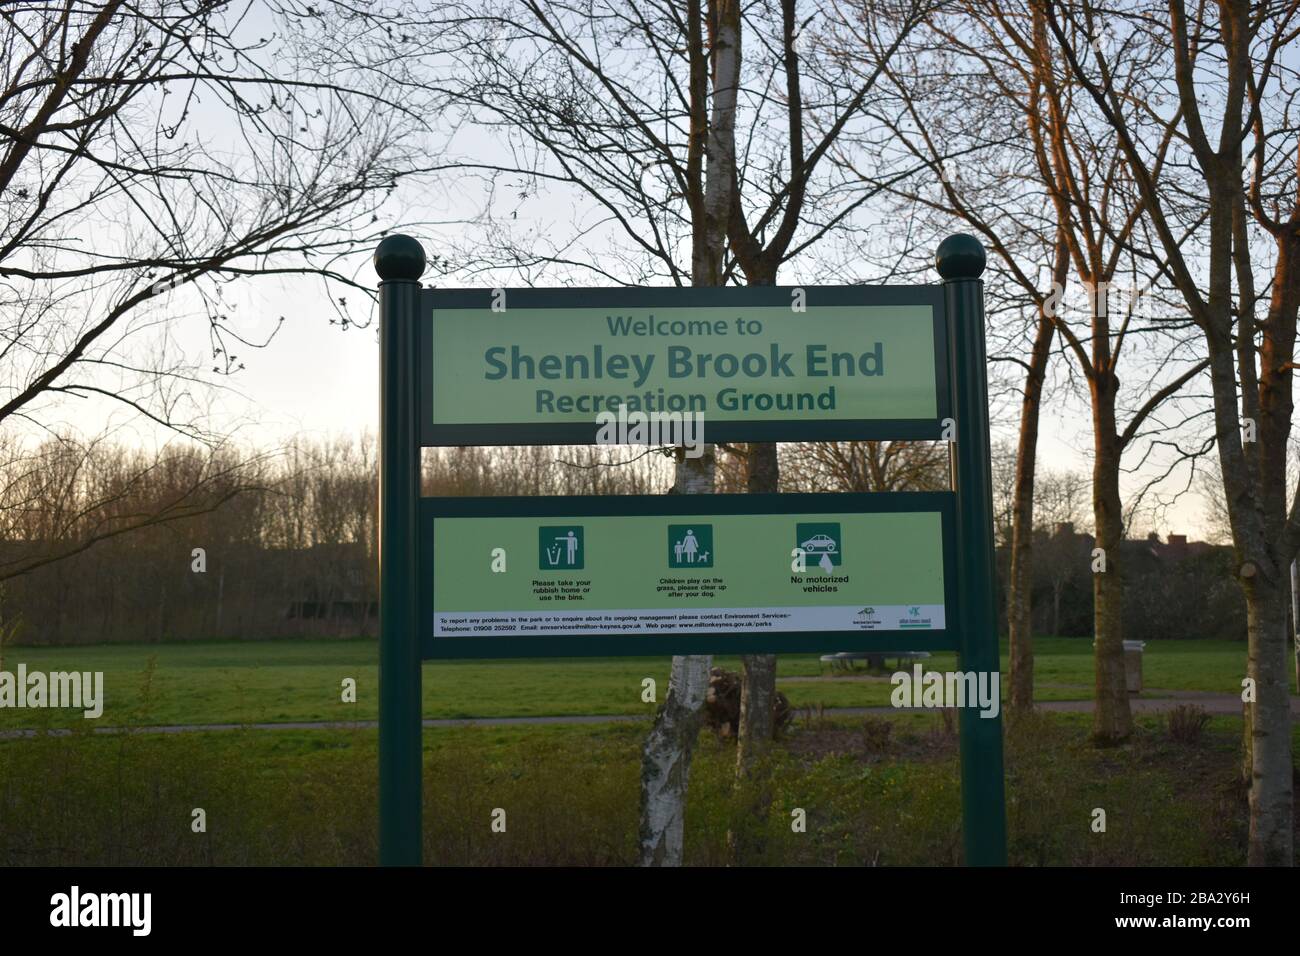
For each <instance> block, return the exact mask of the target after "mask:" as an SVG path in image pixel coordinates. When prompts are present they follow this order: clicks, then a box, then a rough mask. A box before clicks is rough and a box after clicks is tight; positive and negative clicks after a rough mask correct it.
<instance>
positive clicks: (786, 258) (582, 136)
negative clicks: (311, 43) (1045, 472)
mask: <svg viewBox="0 0 1300 956" xmlns="http://www.w3.org/2000/svg"><path fill="white" fill-rule="evenodd" d="M879 6H880V9H881V13H882V16H881V18H880V22H879V27H878V32H877V39H878V41H879V42H880V44H881V45H880V47H879V49H880V50H881V51H882V52H885V53H887V52H888V51H889V49H890V48H891V45H893V46H896V45H897V44H898V43H901V42H902V38H903V37H905V36H906V33H907V30H908V29H910V25H911V24H912V23H914V22H915V19H916V16H917V11H918V10H919V9H921V8H920V7H919V6H918V5H916V4H915V3H912V2H907V3H902V4H887V3H881V4H879ZM819 15H820V11H819V10H818V8H817V7H816V6H815V5H814V4H811V3H800V2H796V0H763V2H760V3H758V4H753V5H750V6H747V7H746V6H742V5H741V4H739V3H738V2H735V0H637V2H631V3H628V2H617V3H615V2H612V0H581V2H579V3H576V4H560V3H543V2H540V0H525V2H522V3H500V2H489V3H483V4H477V5H475V6H474V7H472V8H471V7H468V6H462V5H457V4H447V5H439V6H437V8H436V15H435V16H434V17H433V18H432V19H433V21H434V27H433V29H434V31H435V32H436V34H437V35H438V36H439V37H440V38H441V40H442V46H443V49H444V50H445V65H444V68H443V70H442V74H441V75H440V77H439V79H438V81H437V85H438V87H439V89H440V90H441V91H442V92H444V93H446V94H447V95H448V96H449V97H450V99H451V102H452V103H453V105H454V108H455V109H456V110H457V113H458V118H463V119H464V120H465V121H466V122H468V123H473V124H475V125H476V127H477V128H479V129H486V130H490V131H492V132H493V133H494V134H495V135H494V136H493V149H492V150H491V152H490V155H488V154H487V151H484V152H474V151H470V152H469V153H468V154H456V155H447V156H446V161H445V162H444V163H443V164H441V171H442V172H444V173H445V174H446V176H447V178H448V180H450V179H451V178H452V177H454V178H455V180H456V181H457V183H458V184H459V187H458V188H460V189H462V190H463V189H464V184H465V182H466V180H467V179H468V178H469V177H474V176H477V177H479V179H480V181H481V183H482V187H483V195H484V196H485V201H484V205H483V209H482V211H481V213H480V214H479V215H478V216H477V217H475V219H474V222H473V223H472V224H471V226H472V228H469V229H468V230H466V233H467V235H468V237H469V238H468V239H465V240H462V241H461V242H460V247H461V250H462V251H461V252H459V253H458V254H455V255H450V254H449V255H448V256H447V257H444V258H443V259H442V260H441V261H438V262H437V263H436V267H437V268H439V269H441V270H443V271H446V272H455V273H457V274H461V275H481V274H484V273H487V272H489V271H490V272H491V274H492V275H493V276H494V277H501V278H496V279H494V281H505V280H513V281H523V282H526V283H531V282H534V281H536V280H537V278H538V277H539V276H543V275H544V276H546V277H547V278H548V280H549V281H556V280H557V279H559V280H561V281H569V280H572V279H575V278H579V279H582V280H584V281H591V280H592V279H593V278H595V279H597V280H600V281H605V282H613V283H628V284H646V283H650V282H654V281H660V282H663V281H666V282H670V283H672V284H675V285H683V286H684V285H687V284H701V285H713V284H728V283H733V282H738V281H740V279H741V277H742V276H743V277H744V279H745V281H748V282H751V283H757V284H771V283H772V282H774V281H775V279H776V275H777V272H778V270H779V269H780V268H781V266H782V265H783V264H785V263H787V262H790V261H791V260H793V259H795V257H797V256H800V255H802V254H806V253H807V251H808V250H809V249H811V248H812V247H813V246H814V245H815V244H817V243H818V242H819V241H820V240H822V239H823V238H825V237H826V236H828V235H831V234H833V233H834V232H835V230H837V229H838V228H840V227H841V226H842V225H843V223H844V222H845V220H846V219H847V218H848V217H849V216H851V215H852V213H853V212H854V210H856V209H858V208H860V207H861V206H862V205H863V204H864V203H865V202H866V197H864V196H863V195H861V194H860V193H859V194H857V195H854V196H845V195H844V194H843V192H842V190H841V189H840V188H839V187H840V185H841V183H840V182H839V180H838V179H837V177H836V176H835V175H834V170H833V168H832V167H831V166H830V165H829V164H828V163H826V162H825V158H826V155H827V152H828V150H829V148H830V145H831V143H833V142H834V141H835V139H836V137H837V136H838V135H840V133H841V132H842V131H843V130H844V129H845V128H846V127H847V126H848V125H850V124H852V123H856V122H858V121H860V119H861V117H862V115H863V106H864V104H865V103H866V101H867V99H868V94H869V92H870V90H871V86H872V84H873V83H874V82H875V79H874V78H870V77H868V78H859V79H856V80H855V81H854V82H853V83H852V84H849V85H846V84H845V83H844V80H845V78H846V74H845V72H844V71H843V70H841V69H838V68H836V67H835V66H834V64H833V63H831V62H830V61H828V60H823V59H822V57H821V53H820V51H819V50H818V48H817V47H815V46H811V47H809V50H808V51H803V50H802V49H801V47H800V35H801V33H803V32H804V30H805V27H806V25H807V23H808V22H809V21H810V20H816V19H817V17H818V16H819ZM540 196H545V197H546V198H547V199H549V200H551V201H552V202H555V201H560V202H563V201H565V200H572V205H573V208H574V210H575V212H574V214H573V221H572V222H567V223H562V224H559V225H557V226H555V227H553V228H538V225H537V218H538V216H539V214H540V213H539V207H540V206H541V203H535V202H534V200H536V199H537V198H538V197H540ZM728 450H729V451H730V452H732V455H733V456H734V455H739V456H742V458H743V461H744V463H745V480H746V483H747V486H748V487H749V488H750V489H752V490H761V489H764V488H769V487H770V488H772V489H773V490H775V484H776V480H777V472H776V458H775V449H774V448H772V447H771V446H751V447H749V448H731V449H728ZM727 474H728V475H730V471H728V472H727ZM696 484H697V482H696V481H695V480H694V479H693V478H691V477H690V476H680V475H679V480H678V489H679V490H682V489H683V488H688V487H694V486H695V485H696ZM755 663H758V664H759V667H760V669H761V670H762V674H761V676H760V680H759V681H758V682H757V683H752V682H751V683H752V690H751V692H750V696H749V697H748V698H747V703H746V706H745V712H746V713H748V714H750V715H751V717H752V720H746V721H745V722H744V723H743V725H742V738H743V740H744V741H746V742H747V743H742V751H741V757H740V761H739V764H738V769H740V768H745V767H748V766H749V760H748V755H749V754H750V753H752V752H754V748H757V749H759V750H761V749H762V748H764V747H766V745H767V741H769V740H770V738H771V714H770V705H771V702H772V700H773V692H774V678H775V664H774V661H772V659H771V658H767V657H765V658H763V660H762V661H758V662H754V661H751V662H750V664H749V669H750V670H751V671H753V669H754V664H755ZM700 673H701V671H700V670H699V668H698V666H695V665H693V666H692V667H691V668H687V669H681V668H678V669H675V671H674V674H675V678H674V684H673V687H672V688H671V689H670V699H672V700H677V699H678V698H676V697H674V696H673V695H674V693H676V691H677V690H678V689H680V688H682V687H683V686H685V684H689V683H690V679H691V678H692V675H698V674H700ZM704 673H707V671H705V672H704ZM751 676H752V674H751ZM691 686H693V684H692V685H691ZM680 699H682V700H686V701H690V702H694V701H695V700H697V699H698V700H700V701H702V696H700V695H699V694H696V693H694V691H691V692H690V693H689V694H687V693H683V694H682V695H681V698H680ZM691 706H694V705H693V703H692V704H691ZM691 726H692V724H691V723H690V722H687V721H684V720H683V721H682V722H681V727H682V734H681V735H679V736H678V740H677V742H676V743H675V744H674V745H673V747H672V748H671V754H672V756H671V759H670V760H668V762H667V763H664V766H672V767H674V768H678V769H675V770H674V771H673V775H674V779H676V780H678V781H679V782H680V784H681V786H680V787H679V788H678V790H677V793H678V794H679V795H680V794H682V793H684V784H685V779H686V774H685V769H684V768H687V767H689V750H688V749H687V747H688V745H687V743H686V737H688V736H690V735H691V733H692V731H691ZM748 742H753V743H752V744H751V743H748ZM655 747H656V748H658V744H656V745H655ZM665 753H668V752H667V751H665ZM661 763H662V761H661ZM741 774H742V776H743V769H742V770H741ZM764 812H765V811H764ZM760 815H761V814H760ZM679 818H680V807H679V808H678V809H676V810H673V811H672V812H665V813H661V814H658V815H657V819H658V820H659V823H663V822H665V821H669V820H674V821H675V820H677V819H679ZM645 825H646V820H645V819H644V817H643V836H644V835H645V834H646V833H651V834H654V833H655V832H658V826H659V824H657V823H656V824H654V825H652V826H649V828H648V830H647V829H646V826H645ZM659 839H660V838H659V837H657V836H652V837H651V838H650V839H648V840H644V839H643V851H644V849H645V847H646V846H651V847H655V846H659V842H658V841H659ZM738 852H739V853H741V854H742V855H743V854H747V853H748V852H749V850H748V849H746V848H742V849H741V850H739V851H738ZM643 859H650V860H654V861H662V862H677V861H678V860H679V859H680V855H679V853H678V852H676V851H674V852H673V853H670V854H666V855H665V854H664V853H662V852H661V851H659V850H655V851H654V852H651V853H648V854H647V853H646V852H643Z"/></svg>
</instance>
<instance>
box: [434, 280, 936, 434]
mask: <svg viewBox="0 0 1300 956" xmlns="http://www.w3.org/2000/svg"><path fill="white" fill-rule="evenodd" d="M422 308H423V309H424V312H425V315H424V317H423V319H424V321H423V322H422V324H421V329H422V333H421V343H420V350H421V361H422V362H423V365H424V368H423V371H422V374H421V382H422V385H423V388H424V393H423V397H422V402H421V405H422V409H423V421H422V441H423V444H425V445H470V444H473V445H488V444H495V445H506V444H543V443H550V444H564V443H572V444H581V443H590V442H592V441H593V436H595V435H596V432H597V416H598V415H600V414H601V413H613V414H618V413H619V411H620V410H622V411H623V412H625V413H632V412H645V413H670V412H676V413H682V414H698V415H702V416H703V422H704V436H705V440H706V441H809V440H817V439H886V438H917V439H920V438H938V437H939V435H940V432H941V429H942V421H943V419H945V418H947V417H948V416H949V413H950V410H949V398H948V395H949V389H948V383H947V368H948V362H947V351H946V343H947V332H946V328H945V325H944V308H943V297H942V294H941V291H940V290H939V289H938V288H937V287H934V286H897V287H879V286H817V287H809V288H806V289H804V288H792V287H779V286H770V287H757V286H754V287H745V288H721V289H695V288H665V289H509V290H506V289H498V290H488V289H476V290H444V289H426V290H424V293H423V302H422Z"/></svg>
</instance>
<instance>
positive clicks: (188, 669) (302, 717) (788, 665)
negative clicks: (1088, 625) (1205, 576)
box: [0, 638, 1245, 729]
mask: <svg viewBox="0 0 1300 956" xmlns="http://www.w3.org/2000/svg"><path fill="white" fill-rule="evenodd" d="M377 650H378V648H377V645H376V643H375V642H374V641H372V640H349V641H265V642H242V643H235V642H227V643H194V644H132V645H111V646H105V645H99V646H90V647H58V648H27V647H11V648H7V649H6V651H5V654H4V658H3V668H4V669H5V670H9V671H13V670H15V669H16V668H17V666H18V664H19V663H20V662H21V663H25V664H26V665H27V667H28V669H29V670H41V671H62V670H78V671H103V672H104V681H105V695H104V696H105V704H104V714H103V716H102V717H101V718H100V719H99V720H98V721H94V722H93V723H95V724H97V725H99V726H121V725H131V726H146V725H158V724H215V723H263V722H271V723H274V722H283V721H315V720H373V719H374V718H375V717H376V714H377V691H378V668H377V665H376V659H377ZM1035 650H1036V660H1035V678H1036V694H1037V697H1038V699H1040V700H1078V699H1088V698H1089V697H1090V696H1091V685H1092V653H1091V651H1092V649H1091V646H1090V642H1089V641H1087V640H1083V639H1074V638H1040V639H1039V640H1038V641H1036V644H1035ZM1005 652H1006V648H1005V642H1004V647H1003V670H1004V672H1005V670H1006V667H1007V661H1006V653H1005ZM717 663H718V664H719V665H720V666H723V667H729V668H731V669H739V661H738V659H734V658H726V657H720V658H718V659H717ZM926 666H927V667H931V668H939V669H952V668H954V667H956V661H955V657H954V656H953V655H951V654H938V655H935V657H934V658H932V659H931V660H930V661H928V662H926ZM668 667H669V662H668V660H667V659H665V658H612V659H602V658H576V659H567V660H531V661H455V662H430V663H426V664H425V665H424V715H425V716H426V717H449V718H468V717H530V716H562V715H576V714H597V715H635V714H649V713H652V712H653V710H654V705H653V704H647V703H643V702H642V700H641V690H642V680H643V679H644V678H646V677H650V678H654V679H655V681H656V682H657V686H658V694H659V698H660V700H662V697H663V694H665V693H666V692H667V689H668ZM1244 670H1245V645H1244V644H1241V643H1234V642H1226V641H1182V642H1151V643H1148V644H1147V649H1146V657H1145V662H1144V679H1145V682H1146V686H1147V687H1148V688H1151V690H1150V691H1149V692H1148V694H1147V696H1155V695H1156V694H1157V693H1158V691H1159V690H1202V691H1218V692H1221V693H1238V692H1240V686H1241V678H1242V676H1243V675H1244ZM818 676H822V677H824V678H825V679H822V680H789V678H810V677H818ZM858 676H859V677H860V676H861V675H858ZM349 677H350V678H353V679H355V680H356V682H357V702H356V703H355V704H345V703H343V702H342V701H341V688H342V681H343V680H344V678H349ZM779 680H780V687H781V690H782V691H783V692H784V693H785V694H786V695H787V696H788V697H789V698H790V701H791V703H792V704H794V705H795V706H796V707H805V706H807V707H814V708H815V707H817V706H818V705H821V706H824V707H867V706H883V705H886V704H888V703H889V693H890V690H891V686H890V684H889V682H888V680H887V679H876V680H861V679H856V678H846V677H842V676H831V675H830V672H829V671H828V670H826V668H825V666H824V665H822V664H821V663H820V662H819V661H818V660H817V657H816V655H782V656H781V657H780V670H779ZM1005 694H1006V686H1005V684H1004V685H1003V695H1004V696H1005ZM85 723H92V722H91V721H85V720H83V719H82V718H81V717H80V715H79V713H77V712H73V711H66V710H18V709H9V708H5V709H0V729H13V728H40V727H46V726H76V725H78V724H85Z"/></svg>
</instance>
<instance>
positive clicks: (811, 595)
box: [420, 492, 956, 657]
mask: <svg viewBox="0 0 1300 956" xmlns="http://www.w3.org/2000/svg"><path fill="white" fill-rule="evenodd" d="M421 507H422V513H421V522H422V529H421V530H422V534H421V554H422V555H423V556H424V557H423V558H422V564H423V566H422V568H421V575H420V579H421V581H423V582H424V591H425V592H426V593H427V594H428V595H429V600H427V601H426V608H425V611H426V613H427V615H428V616H427V617H425V618H424V620H425V622H426V623H425V627H426V628H427V631H426V633H425V637H424V639H423V648H424V652H425V656H426V657H452V656H460V657H464V656H470V657H501V656H541V655H592V654H599V655H605V654H677V653H705V652H708V653H724V652H730V653H768V652H777V651H790V652H794V651H799V652H804V653H807V652H813V651H815V652H818V653H823V652H827V651H845V650H871V649H879V648H888V649H891V650H897V649H944V648H953V647H955V646H956V644H955V642H954V638H953V637H952V635H951V634H950V633H949V623H948V619H947V609H948V608H949V607H951V606H953V598H952V595H951V593H950V586H951V582H952V580H953V574H952V573H951V569H949V568H946V567H945V564H944V561H945V554H951V553H952V552H953V547H952V545H951V535H952V532H953V521H952V514H953V512H952V495H951V494H950V493H947V492H936V493H930V494H922V493H896V494H824V495H818V494H806V495H695V496H677V495H641V496H618V497H577V498H568V497H566V498H476V499H465V498H425V499H423V500H422V502H421ZM945 542H948V545H947V547H945ZM900 641H901V642H902V643H901V644H900Z"/></svg>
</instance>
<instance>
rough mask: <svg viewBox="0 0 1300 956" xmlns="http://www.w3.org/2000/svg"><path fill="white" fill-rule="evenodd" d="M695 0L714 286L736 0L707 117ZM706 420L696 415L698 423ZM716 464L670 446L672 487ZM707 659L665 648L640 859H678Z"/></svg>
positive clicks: (691, 481) (704, 280)
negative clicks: (667, 661) (669, 660)
mask: <svg viewBox="0 0 1300 956" xmlns="http://www.w3.org/2000/svg"><path fill="white" fill-rule="evenodd" d="M704 19H705V17H704V16H703V12H702V10H701V7H700V3H699V0H691V2H690V3H689V4H688V8H687V24H686V28H687V38H688V46H689V50H688V56H689V60H690V96H691V142H692V146H691V156H690V159H689V161H688V169H689V176H688V179H689V180H690V182H691V183H693V184H698V180H699V177H700V174H701V169H700V167H701V164H703V166H704V168H703V179H704V188H703V191H702V195H700V194H698V193H697V194H696V195H695V197H694V198H693V201H692V210H691V211H692V217H693V218H692V246H691V284H692V285H694V286H706V287H707V286H719V285H722V271H723V255H724V252H725V250H726V242H727V219H728V216H729V215H730V210H731V205H732V201H733V194H734V190H735V188H736V160H735V122H736V92H737V87H738V85H739V82H740V7H739V0H717V3H716V4H711V9H710V11H709V17H708V20H709V22H710V23H711V24H713V29H714V33H713V36H712V38H711V39H712V46H711V52H712V64H713V115H712V118H711V119H709V118H708V113H707V100H708V84H709V74H708V63H709V60H708V56H707V54H706V52H705V51H706V44H705V41H704V36H703V30H702V24H703V21H704ZM707 429H708V423H707V422H706V423H705V430H706V432H707ZM715 473H716V458H715V455H714V448H713V446H712V445H705V446H704V454H703V455H701V457H699V458H694V459H692V458H687V457H686V456H685V455H684V454H683V453H682V450H681V449H678V452H677V474H676V483H675V485H674V490H675V491H676V492H677V493H678V494H711V493H712V492H713V485H714V477H715ZM712 667H713V658H712V657H711V656H707V655H692V656H685V657H674V658H673V664H672V676H671V678H670V680H669V685H668V694H667V695H666V696H665V698H664V703H663V706H662V707H660V708H659V710H658V712H657V713H656V714H655V723H654V726H653V727H652V728H651V730H650V735H649V737H648V738H647V739H646V743H645V750H644V752H643V754H642V760H641V827H640V844H641V854H640V863H641V865H642V866H681V864H682V858H683V844H682V834H683V832H684V827H685V819H686V792H687V784H688V782H689V780H690V772H691V757H692V756H693V754H694V751H695V741H696V738H697V737H698V736H699V732H700V726H701V725H702V724H703V722H704V700H705V696H706V694H707V693H708V689H709V671H710V670H711V669H712Z"/></svg>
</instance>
